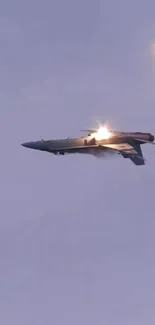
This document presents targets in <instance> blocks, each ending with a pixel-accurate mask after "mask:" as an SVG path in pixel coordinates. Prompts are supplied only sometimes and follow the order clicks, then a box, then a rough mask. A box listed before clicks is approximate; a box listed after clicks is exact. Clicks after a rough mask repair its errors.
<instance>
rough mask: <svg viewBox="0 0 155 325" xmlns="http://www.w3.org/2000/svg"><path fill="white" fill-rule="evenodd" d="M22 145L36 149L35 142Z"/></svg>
mask: <svg viewBox="0 0 155 325" xmlns="http://www.w3.org/2000/svg"><path fill="white" fill-rule="evenodd" d="M21 145H22V146H23V147H25V148H30V149H35V145H34V142H24V143H22V144H21Z"/></svg>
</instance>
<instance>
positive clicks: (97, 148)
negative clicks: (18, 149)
mask: <svg viewBox="0 0 155 325" xmlns="http://www.w3.org/2000/svg"><path fill="white" fill-rule="evenodd" d="M81 131H86V132H88V133H87V136H82V137H79V138H67V139H59V140H40V141H33V142H26V143H22V146H23V147H26V148H30V149H36V150H41V151H46V152H49V153H53V154H54V155H65V154H71V153H72V154H75V153H82V154H91V155H94V156H96V157H104V156H105V154H106V153H116V154H119V155H121V156H122V157H123V158H128V159H130V160H131V161H132V162H133V163H134V164H135V165H137V166H142V165H145V159H144V157H143V154H142V150H141V145H142V144H145V143H150V144H155V142H154V139H155V138H154V135H152V134H151V133H143V132H119V131H113V130H111V129H108V128H107V127H106V126H103V127H100V128H99V129H90V130H81Z"/></svg>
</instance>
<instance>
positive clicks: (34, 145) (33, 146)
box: [21, 141, 45, 150]
mask: <svg viewBox="0 0 155 325" xmlns="http://www.w3.org/2000/svg"><path fill="white" fill-rule="evenodd" d="M21 145H22V146H23V147H25V148H29V149H36V150H45V143H44V142H42V141H33V142H24V143H22V144H21Z"/></svg>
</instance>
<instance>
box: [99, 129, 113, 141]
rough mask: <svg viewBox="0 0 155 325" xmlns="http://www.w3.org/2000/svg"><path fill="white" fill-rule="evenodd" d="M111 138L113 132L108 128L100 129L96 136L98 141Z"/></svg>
mask: <svg viewBox="0 0 155 325" xmlns="http://www.w3.org/2000/svg"><path fill="white" fill-rule="evenodd" d="M110 137H111V132H110V131H109V130H108V128H107V127H106V126H103V127H100V128H99V130H98V131H97V133H96V134H95V139H96V140H106V139H109V138H110Z"/></svg>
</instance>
